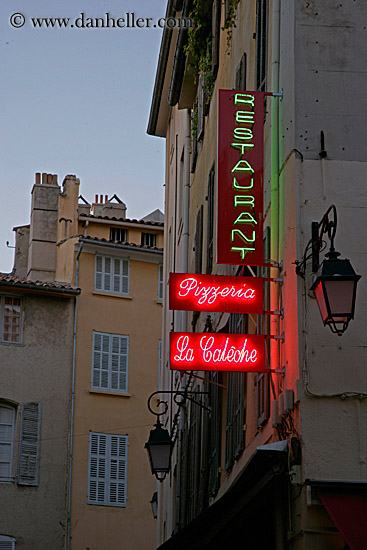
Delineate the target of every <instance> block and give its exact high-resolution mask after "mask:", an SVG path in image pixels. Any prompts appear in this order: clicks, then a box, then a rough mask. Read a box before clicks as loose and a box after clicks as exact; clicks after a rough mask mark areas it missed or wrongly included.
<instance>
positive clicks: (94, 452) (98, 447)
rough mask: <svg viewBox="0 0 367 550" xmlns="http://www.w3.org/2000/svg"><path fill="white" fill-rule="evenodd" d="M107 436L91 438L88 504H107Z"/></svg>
mask: <svg viewBox="0 0 367 550" xmlns="http://www.w3.org/2000/svg"><path fill="white" fill-rule="evenodd" d="M107 437H108V436H107V435H103V434H96V433H91V434H90V436H89V479H88V502H89V503H90V504H106V466H107V464H106V463H107V454H106V453H107Z"/></svg>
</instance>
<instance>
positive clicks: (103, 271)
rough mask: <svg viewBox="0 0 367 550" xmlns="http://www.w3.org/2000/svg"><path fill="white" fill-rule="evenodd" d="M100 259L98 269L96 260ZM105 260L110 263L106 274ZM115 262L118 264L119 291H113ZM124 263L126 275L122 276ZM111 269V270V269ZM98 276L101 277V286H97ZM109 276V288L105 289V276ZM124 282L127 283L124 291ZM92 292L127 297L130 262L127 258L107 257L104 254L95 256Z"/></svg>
mask: <svg viewBox="0 0 367 550" xmlns="http://www.w3.org/2000/svg"><path fill="white" fill-rule="evenodd" d="M99 258H101V260H102V269H101V270H99V269H98V259H99ZM106 260H109V261H110V262H111V267H110V272H109V273H106ZM115 261H119V262H120V273H119V275H118V276H119V278H120V279H119V281H120V283H119V290H118V291H116V290H114V277H115V276H116V274H115V273H114V266H115ZM125 262H126V264H125V265H126V266H127V275H124V263H125ZM111 268H112V269H111ZM98 274H100V277H101V284H100V286H98V282H97V276H98ZM107 275H109V279H110V282H109V286H110V288H105V287H106V284H105V281H106V276H107ZM124 281H127V284H126V287H127V288H126V289H125V290H124ZM94 290H96V291H97V292H107V293H109V294H116V295H120V296H128V295H129V292H130V260H129V258H121V257H118V256H107V255H105V254H98V253H97V254H96V255H95V261H94Z"/></svg>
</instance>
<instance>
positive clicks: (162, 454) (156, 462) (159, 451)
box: [149, 443, 171, 472]
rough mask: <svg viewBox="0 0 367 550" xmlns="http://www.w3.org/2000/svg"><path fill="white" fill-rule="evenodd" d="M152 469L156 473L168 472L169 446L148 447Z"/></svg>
mask: <svg viewBox="0 0 367 550" xmlns="http://www.w3.org/2000/svg"><path fill="white" fill-rule="evenodd" d="M149 452H150V456H151V461H152V465H153V469H154V471H156V472H168V471H169V467H170V457H171V445H170V444H169V443H167V445H150V448H149Z"/></svg>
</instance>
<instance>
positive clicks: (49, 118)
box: [0, 0, 167, 272]
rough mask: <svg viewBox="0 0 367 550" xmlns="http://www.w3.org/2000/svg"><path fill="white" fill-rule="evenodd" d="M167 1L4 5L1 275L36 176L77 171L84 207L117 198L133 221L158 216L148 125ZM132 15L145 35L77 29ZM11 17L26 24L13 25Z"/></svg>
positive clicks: (156, 165)
mask: <svg viewBox="0 0 367 550" xmlns="http://www.w3.org/2000/svg"><path fill="white" fill-rule="evenodd" d="M166 3H167V2H166V0H135V1H134V0H120V1H117V0H62V1H60V0H32V1H29V0H1V4H0V133H1V143H0V146H1V149H0V193H1V195H0V198H1V202H0V271H3V272H9V271H11V269H12V267H13V252H14V251H13V249H9V248H7V246H6V241H10V245H13V244H14V233H13V231H12V228H13V227H15V226H17V225H23V224H27V223H29V215H30V199H31V196H30V192H31V189H32V185H33V183H34V174H35V172H48V173H53V174H58V178H59V184H61V183H62V181H63V178H64V176H65V175H66V174H75V175H76V176H77V177H79V178H80V181H81V186H80V191H81V194H82V195H83V196H84V197H85V198H86V199H87V200H88V202H92V201H93V200H94V195H95V194H96V193H98V194H103V195H105V194H107V195H109V196H112V195H113V194H114V193H116V194H117V195H118V196H119V197H120V198H121V199H122V200H123V201H124V202H125V203H126V204H127V217H129V218H141V217H143V216H144V215H146V214H148V213H149V212H151V211H152V210H155V209H156V208H159V209H161V210H162V211H163V184H164V140H163V139H161V138H156V137H151V136H148V135H147V134H146V128H147V123H148V117H149V110H150V102H151V98H152V90H153V85H154V78H155V71H156V67H157V60H158V53H159V46H160V41H161V36H162V30H161V29H160V28H158V27H156V28H154V27H153V26H152V25H153V24H156V21H157V19H158V18H160V17H164V15H165V9H166ZM132 12H134V14H135V17H136V19H137V18H138V17H141V18H148V17H151V18H152V19H153V20H152V21H151V22H149V25H150V27H151V28H131V27H130V28H126V27H125V28H118V27H115V28H111V27H109V28H84V29H83V28H78V27H77V25H79V26H80V25H81V24H82V18H81V13H84V16H83V17H84V24H85V25H86V24H88V22H89V24H91V23H90V21H91V20H92V18H97V17H98V18H104V21H107V16H106V15H105V14H106V13H109V24H110V25H111V24H112V19H111V18H113V19H114V20H115V21H117V19H119V18H122V19H124V20H125V21H124V22H123V21H122V20H120V23H119V24H120V25H123V24H127V17H126V13H130V14H131V13H132ZM13 14H18V15H16V16H14V17H13V19H12V21H13V24H14V25H21V24H22V23H23V19H22V16H24V21H25V23H24V25H23V26H21V27H19V28H15V27H12V26H11V23H10V18H11V16H12V15H13ZM19 14H20V15H19ZM46 17H54V18H55V17H62V18H70V23H69V27H68V28H52V27H49V28H35V27H34V26H33V25H32V23H31V18H46ZM129 17H130V24H131V21H132V20H131V17H132V16H131V15H130V16H129ZM77 18H79V20H78V21H77V22H76V21H75V19H77ZM74 23H75V25H74V27H73V28H70V25H71V24H74ZM140 24H141V25H142V24H143V23H140ZM116 25H117V23H116Z"/></svg>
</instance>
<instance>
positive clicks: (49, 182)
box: [47, 174, 52, 185]
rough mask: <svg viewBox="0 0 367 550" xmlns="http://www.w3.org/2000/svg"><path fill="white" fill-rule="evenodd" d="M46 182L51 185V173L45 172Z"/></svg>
mask: <svg viewBox="0 0 367 550" xmlns="http://www.w3.org/2000/svg"><path fill="white" fill-rule="evenodd" d="M47 184H48V185H52V174H47Z"/></svg>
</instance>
